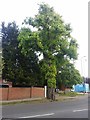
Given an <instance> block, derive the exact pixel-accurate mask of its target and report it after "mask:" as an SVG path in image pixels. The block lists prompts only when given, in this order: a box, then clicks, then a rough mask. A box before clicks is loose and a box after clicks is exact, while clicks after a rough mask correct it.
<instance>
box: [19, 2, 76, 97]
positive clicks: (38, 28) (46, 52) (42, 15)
mask: <svg viewBox="0 0 90 120" xmlns="http://www.w3.org/2000/svg"><path fill="white" fill-rule="evenodd" d="M24 24H25V25H28V28H25V29H27V30H23V29H22V30H21V32H20V35H19V37H18V39H19V42H20V47H22V51H23V53H24V55H31V52H32V51H33V53H34V54H35V55H38V54H37V53H39V55H43V59H42V60H41V61H39V64H40V66H41V70H42V75H43V79H44V80H45V81H46V83H47V86H48V88H50V91H49V93H50V94H49V96H48V97H49V98H51V97H52V92H53V89H54V88H55V87H56V76H57V73H58V71H59V67H60V64H58V63H59V61H61V59H62V61H63V60H65V61H67V60H70V59H73V60H74V59H77V43H76V41H75V40H74V39H73V38H72V37H71V31H72V29H71V27H70V24H65V23H64V21H63V20H62V17H61V16H60V15H59V14H57V13H55V11H54V9H53V8H52V7H50V6H49V5H47V4H44V3H43V4H40V6H39V11H38V14H37V15H36V16H35V17H34V18H32V17H30V18H27V19H25V21H24ZM32 28H34V29H32ZM38 57H39V56H38ZM58 58H61V59H58ZM52 98H54V97H52Z"/></svg>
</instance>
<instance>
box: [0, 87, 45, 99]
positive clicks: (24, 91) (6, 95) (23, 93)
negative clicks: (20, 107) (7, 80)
mask: <svg viewBox="0 0 90 120" xmlns="http://www.w3.org/2000/svg"><path fill="white" fill-rule="evenodd" d="M38 97H41V98H43V97H45V89H44V88H40V87H31V88H19V87H18V88H15V87H12V88H0V100H17V99H26V98H38Z"/></svg>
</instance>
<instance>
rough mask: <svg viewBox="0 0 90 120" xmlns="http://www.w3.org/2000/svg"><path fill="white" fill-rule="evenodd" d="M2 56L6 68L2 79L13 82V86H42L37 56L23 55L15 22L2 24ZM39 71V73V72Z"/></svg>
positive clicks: (31, 54)
mask: <svg viewBox="0 0 90 120" xmlns="http://www.w3.org/2000/svg"><path fill="white" fill-rule="evenodd" d="M1 33H2V36H1V37H2V48H3V51H2V56H3V61H4V65H3V66H4V67H3V70H2V78H3V79H5V80H7V81H11V82H12V83H13V86H33V85H38V84H41V85H42V83H40V82H41V81H40V80H39V74H40V70H39V66H38V64H37V61H38V59H37V56H36V55H34V54H33V51H32V52H31V53H30V56H24V55H23V54H22V53H21V48H20V47H18V46H19V41H18V39H17V37H18V34H19V29H18V26H17V25H16V23H15V22H12V23H8V25H7V26H5V23H4V22H3V23H2V31H1ZM37 71H38V72H37Z"/></svg>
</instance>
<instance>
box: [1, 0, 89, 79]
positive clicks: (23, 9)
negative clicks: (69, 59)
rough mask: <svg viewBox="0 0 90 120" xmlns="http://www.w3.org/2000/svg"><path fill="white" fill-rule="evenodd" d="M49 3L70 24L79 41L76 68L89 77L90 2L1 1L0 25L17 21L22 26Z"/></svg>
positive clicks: (82, 0)
mask: <svg viewBox="0 0 90 120" xmlns="http://www.w3.org/2000/svg"><path fill="white" fill-rule="evenodd" d="M42 2H44V3H47V4H49V5H50V6H51V7H53V8H54V10H55V12H57V13H58V14H60V15H61V16H62V19H63V20H64V22H65V23H70V24H71V28H72V30H73V32H72V33H71V35H72V36H73V37H74V38H75V39H76V40H77V42H78V44H79V48H78V54H79V56H78V60H77V61H76V63H75V66H76V68H77V69H78V70H79V71H80V73H81V75H82V76H86V77H87V76H88V2H89V1H88V0H0V23H1V22H2V21H5V22H6V23H8V22H12V21H16V23H17V25H21V23H22V22H23V20H24V19H25V18H26V17H34V15H35V14H37V13H38V8H39V5H38V4H40V3H42Z"/></svg>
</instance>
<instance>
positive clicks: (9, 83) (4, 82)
mask: <svg viewBox="0 0 90 120" xmlns="http://www.w3.org/2000/svg"><path fill="white" fill-rule="evenodd" d="M0 85H8V86H9V87H12V82H9V81H5V80H2V79H1V80H0Z"/></svg>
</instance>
